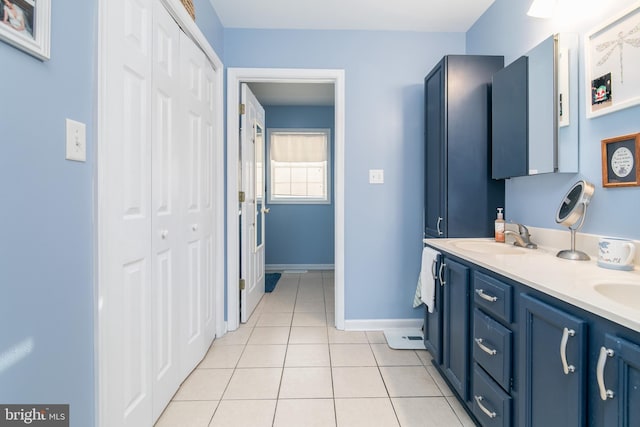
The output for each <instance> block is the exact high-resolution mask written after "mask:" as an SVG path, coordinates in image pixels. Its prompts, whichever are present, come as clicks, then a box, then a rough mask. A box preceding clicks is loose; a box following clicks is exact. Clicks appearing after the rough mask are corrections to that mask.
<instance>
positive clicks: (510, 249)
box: [452, 240, 530, 255]
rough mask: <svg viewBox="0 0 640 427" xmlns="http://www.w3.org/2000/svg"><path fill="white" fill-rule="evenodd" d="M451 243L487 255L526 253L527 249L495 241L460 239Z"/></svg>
mask: <svg viewBox="0 0 640 427" xmlns="http://www.w3.org/2000/svg"><path fill="white" fill-rule="evenodd" d="M452 244H453V246H455V247H457V248H459V249H463V250H465V251H471V252H477V253H481V254H487V255H522V254H525V253H527V250H525V249H522V248H517V247H515V246H513V245H511V244H508V243H497V242H491V241H478V240H460V241H458V242H454V243H452ZM529 250H530V249H529Z"/></svg>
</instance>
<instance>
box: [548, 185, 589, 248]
mask: <svg viewBox="0 0 640 427" xmlns="http://www.w3.org/2000/svg"><path fill="white" fill-rule="evenodd" d="M594 191H595V187H594V186H593V184H591V183H589V182H587V181H584V180H582V181H578V182H576V183H575V184H574V185H573V187H571V188H570V189H569V191H568V192H567V194H566V195H565V196H564V198H563V199H562V202H561V203H560V206H559V207H558V211H557V212H556V222H557V223H558V224H561V225H564V226H565V227H568V228H569V230H570V231H571V249H566V250H563V251H560V252H558V255H557V256H558V257H559V258H564V259H571V260H588V259H589V255H587V254H585V253H584V252H582V251H577V250H576V232H577V231H578V230H580V228H582V225H583V224H584V219H585V216H586V214H587V205H588V204H589V201H591V197H592V196H593V193H594ZM575 224H578V225H577V226H576V227H574V225H575Z"/></svg>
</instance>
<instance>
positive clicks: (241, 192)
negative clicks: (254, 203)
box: [238, 191, 245, 203]
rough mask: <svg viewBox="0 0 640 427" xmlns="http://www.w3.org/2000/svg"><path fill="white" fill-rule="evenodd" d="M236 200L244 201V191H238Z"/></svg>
mask: <svg viewBox="0 0 640 427" xmlns="http://www.w3.org/2000/svg"><path fill="white" fill-rule="evenodd" d="M238 201H239V202H240V203H244V201H245V196H244V191H238Z"/></svg>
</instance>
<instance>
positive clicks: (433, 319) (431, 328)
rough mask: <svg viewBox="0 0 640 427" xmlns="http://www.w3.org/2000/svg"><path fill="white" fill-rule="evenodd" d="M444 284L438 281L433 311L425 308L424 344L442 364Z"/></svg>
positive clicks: (434, 358)
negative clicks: (441, 284) (430, 311)
mask: <svg viewBox="0 0 640 427" xmlns="http://www.w3.org/2000/svg"><path fill="white" fill-rule="evenodd" d="M440 264H441V262H438V264H437V265H436V271H438V269H439V268H440ZM442 304H443V300H442V286H440V280H439V279H438V280H437V281H436V289H435V298H434V307H433V313H429V310H427V309H426V308H425V309H424V312H425V321H424V346H425V348H426V349H427V350H428V351H429V353H431V356H433V363H435V364H437V365H440V364H442V312H443V309H442Z"/></svg>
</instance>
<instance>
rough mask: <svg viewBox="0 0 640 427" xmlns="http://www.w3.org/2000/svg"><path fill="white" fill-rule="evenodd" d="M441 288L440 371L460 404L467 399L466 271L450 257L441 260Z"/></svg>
mask: <svg viewBox="0 0 640 427" xmlns="http://www.w3.org/2000/svg"><path fill="white" fill-rule="evenodd" d="M441 277H442V278H443V279H444V280H442V283H441V286H442V291H443V301H444V304H443V313H442V371H443V372H444V375H445V377H446V378H447V379H448V380H449V383H450V384H451V386H452V387H453V388H454V390H455V391H456V392H457V393H458V395H459V396H460V397H461V398H462V400H464V401H468V400H469V370H470V359H471V348H470V347H469V345H470V333H469V323H470V319H469V317H470V309H469V306H470V296H469V290H470V279H469V278H470V269H469V267H467V266H466V265H464V264H462V263H460V262H457V261H455V260H453V259H451V258H448V257H446V256H445V257H444V260H443V265H442V275H441Z"/></svg>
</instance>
